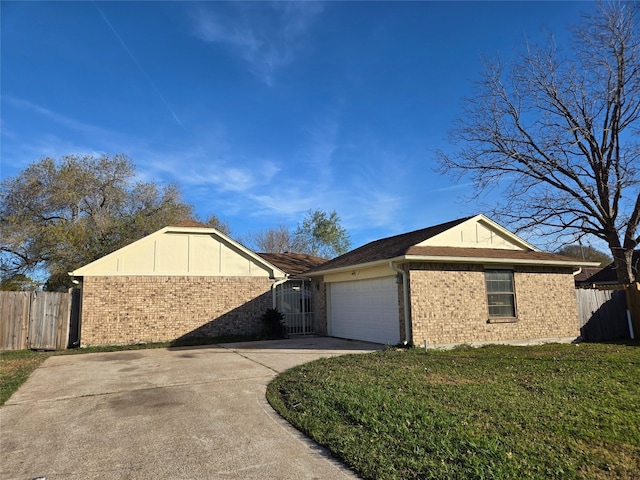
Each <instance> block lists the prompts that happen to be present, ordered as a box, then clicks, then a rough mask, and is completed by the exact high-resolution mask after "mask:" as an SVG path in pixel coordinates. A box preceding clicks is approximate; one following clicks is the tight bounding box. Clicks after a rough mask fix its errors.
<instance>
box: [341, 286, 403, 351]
mask: <svg viewBox="0 0 640 480" xmlns="http://www.w3.org/2000/svg"><path fill="white" fill-rule="evenodd" d="M329 302H330V305H329V309H330V310H329V312H330V313H329V335H331V336H333V337H340V338H353V339H355V340H365V341H368V342H375V343H389V344H393V345H395V344H396V343H398V342H399V341H400V323H399V316H400V312H399V307H398V286H397V285H396V277H384V278H374V279H371V280H356V281H353V282H336V283H331V284H330V294H329Z"/></svg>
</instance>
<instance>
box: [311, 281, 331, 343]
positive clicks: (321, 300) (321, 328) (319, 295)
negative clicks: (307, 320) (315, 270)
mask: <svg viewBox="0 0 640 480" xmlns="http://www.w3.org/2000/svg"><path fill="white" fill-rule="evenodd" d="M311 295H312V302H313V303H312V308H313V318H314V322H315V325H314V327H315V330H316V333H317V334H318V335H328V329H327V328H328V327H327V284H326V283H324V282H323V281H322V280H316V279H314V280H312V281H311Z"/></svg>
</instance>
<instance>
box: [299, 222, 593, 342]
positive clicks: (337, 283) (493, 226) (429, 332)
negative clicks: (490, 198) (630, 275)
mask: <svg viewBox="0 0 640 480" xmlns="http://www.w3.org/2000/svg"><path fill="white" fill-rule="evenodd" d="M588 266H595V264H594V263H592V262H581V261H579V260H576V259H575V258H569V257H563V256H560V255H555V254H550V253H545V252H542V251H540V250H539V249H537V248H536V247H534V246H532V245H530V244H529V243H527V242H526V241H524V240H523V239H521V238H519V237H518V236H516V235H514V234H513V233H511V232H509V231H508V230H506V229H505V228H503V227H501V226H500V225H498V224H497V223H495V222H493V221H492V220H490V219H489V218H487V217H485V216H484V215H477V216H474V217H468V218H462V219H459V220H454V221H451V222H448V223H444V224H441V225H436V226H433V227H429V228H425V229H422V230H417V231H414V232H409V233H405V234H402V235H397V236H393V237H389V238H384V239H381V240H377V241H374V242H371V243H368V244H366V245H364V246H362V247H360V248H357V249H355V250H352V251H351V252H348V253H346V254H344V255H342V256H340V257H337V258H335V259H333V260H330V261H328V262H326V263H324V264H322V265H321V266H319V267H316V268H314V269H312V270H310V271H308V272H306V273H305V275H306V276H309V277H311V279H312V283H313V292H314V303H315V305H314V310H315V315H316V328H317V330H318V333H319V334H325V335H330V336H335V337H343V338H352V339H358V340H366V341H371V342H377V343H388V344H397V343H400V342H403V343H407V344H415V345H422V344H423V343H424V342H425V341H426V342H427V343H428V345H454V344H460V343H472V344H474V343H499V342H518V341H530V340H538V341H571V340H574V339H576V338H577V337H578V336H579V334H580V331H579V327H578V318H577V317H578V315H577V305H576V297H575V291H574V278H573V277H574V274H576V273H577V272H579V270H580V267H588Z"/></svg>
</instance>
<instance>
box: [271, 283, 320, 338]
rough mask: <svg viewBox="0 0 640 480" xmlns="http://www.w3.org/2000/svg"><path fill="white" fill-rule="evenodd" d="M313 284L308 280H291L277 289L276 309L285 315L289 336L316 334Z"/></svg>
mask: <svg viewBox="0 0 640 480" xmlns="http://www.w3.org/2000/svg"><path fill="white" fill-rule="evenodd" d="M311 306H312V301H311V284H310V282H309V281H307V280H289V281H288V282H286V283H283V284H282V285H278V286H277V287H276V308H277V309H278V311H280V312H281V313H282V314H283V315H284V323H285V325H286V326H287V333H288V334H289V335H310V334H313V333H315V328H314V322H313V311H312V307H311Z"/></svg>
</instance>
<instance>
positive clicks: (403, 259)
mask: <svg viewBox="0 0 640 480" xmlns="http://www.w3.org/2000/svg"><path fill="white" fill-rule="evenodd" d="M389 262H394V263H408V262H425V263H473V264H485V265H531V266H535V265H538V266H547V267H549V266H553V267H572V268H577V267H597V266H598V265H600V264H599V263H598V262H582V261H577V262H565V261H562V260H528V259H518V258H508V257H507V258H486V257H456V256H448V257H442V256H425V255H403V256H400V257H395V258H387V259H384V260H377V261H375V262H368V263H358V264H355V265H349V266H345V267H339V268H332V269H329V270H319V271H317V272H311V273H307V274H306V275H307V276H308V277H319V276H322V275H330V274H334V273H342V272H348V271H352V270H361V269H366V268H372V267H377V266H381V265H388V264H389Z"/></svg>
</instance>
